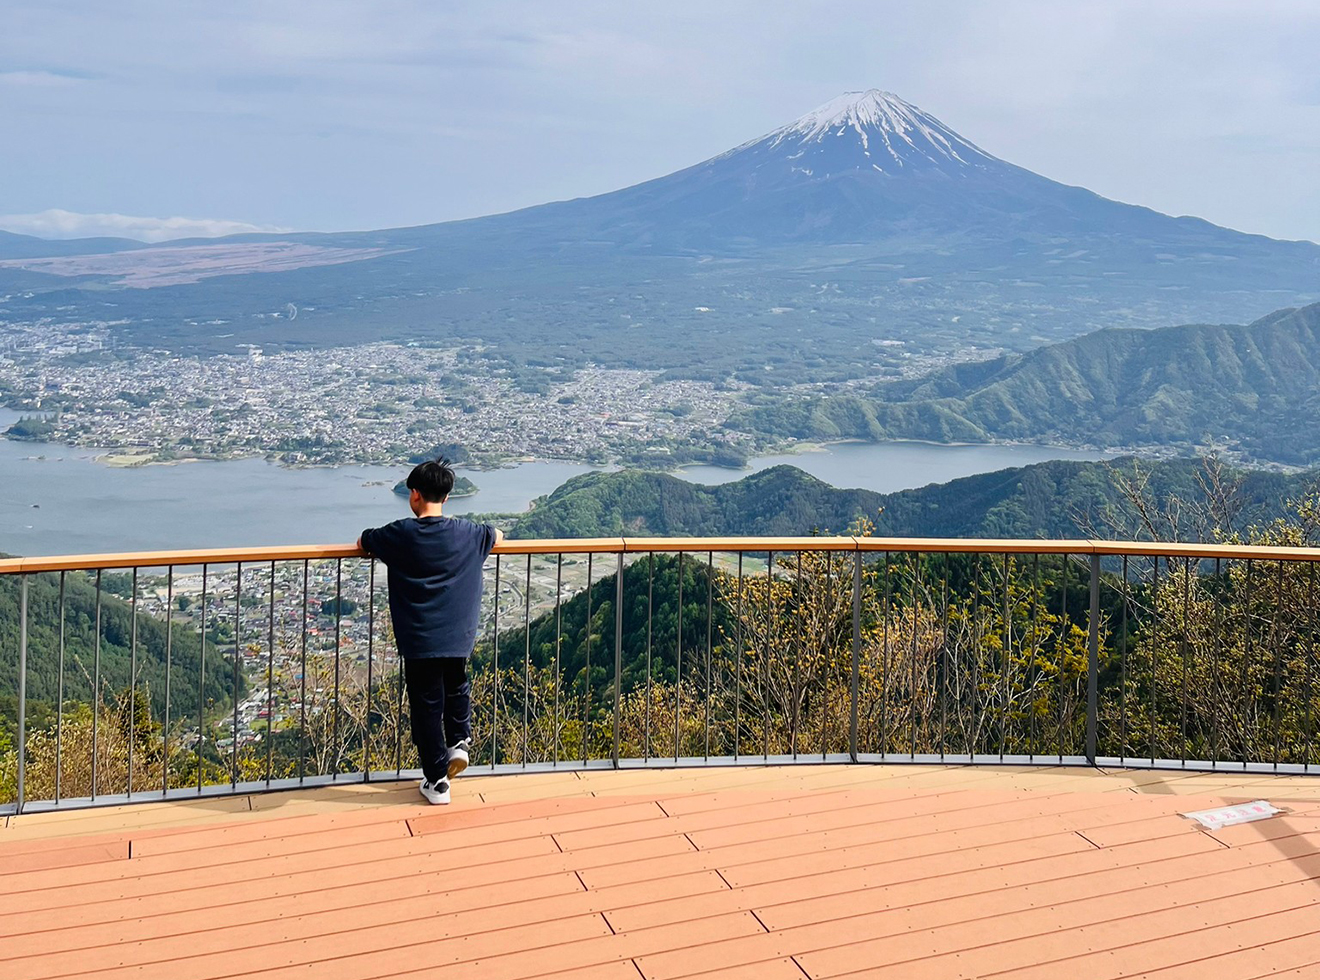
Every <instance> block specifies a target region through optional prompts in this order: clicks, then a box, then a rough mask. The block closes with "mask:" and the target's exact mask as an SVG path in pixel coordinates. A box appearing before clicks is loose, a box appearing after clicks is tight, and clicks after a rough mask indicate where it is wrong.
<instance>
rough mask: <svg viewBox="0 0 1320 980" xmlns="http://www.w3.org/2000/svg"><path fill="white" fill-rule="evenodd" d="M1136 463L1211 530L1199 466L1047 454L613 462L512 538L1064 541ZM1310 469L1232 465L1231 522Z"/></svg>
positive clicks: (1106, 508) (1117, 511)
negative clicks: (850, 476) (652, 464)
mask: <svg viewBox="0 0 1320 980" xmlns="http://www.w3.org/2000/svg"><path fill="white" fill-rule="evenodd" d="M1138 467H1139V469H1140V472H1141V474H1142V479H1143V480H1145V481H1146V486H1147V488H1148V490H1149V493H1150V496H1151V500H1152V502H1153V504H1154V505H1155V509H1156V511H1158V510H1159V509H1160V508H1161V507H1162V506H1163V505H1164V504H1166V503H1167V502H1168V500H1169V499H1170V498H1171V497H1172V496H1177V497H1178V498H1179V499H1180V500H1182V501H1184V502H1185V503H1184V505H1183V507H1182V508H1181V510H1182V515H1183V517H1184V519H1185V520H1186V522H1187V526H1186V527H1185V528H1184V529H1183V532H1184V534H1185V535H1194V536H1198V537H1201V538H1202V539H1204V536H1205V535H1207V534H1208V533H1209V532H1210V530H1211V528H1209V527H1202V526H1196V523H1195V521H1194V520H1193V515H1194V512H1195V510H1196V508H1197V507H1198V506H1201V505H1204V504H1206V502H1207V496H1206V491H1205V483H1206V482H1207V481H1206V480H1205V478H1204V474H1203V471H1202V464H1201V463H1199V462H1198V461H1196V460H1189V459H1178V460H1168V461H1164V462H1159V463H1153V464H1152V463H1141V464H1138V463H1136V462H1134V461H1133V460H1131V459H1127V460H1118V461H1115V462H1113V463H1085V462H1073V461H1062V460H1056V461H1053V462H1048V463H1037V464H1035V465H1032V466H1024V467H1017V468H1013V469H1006V470H1000V471H998V472H995V473H984V474H980V475H977V476H970V477H965V478H963V479H959V480H953V481H951V482H949V483H941V484H931V485H930V486H927V487H922V488H920V489H916V490H903V491H900V492H898V493H889V494H882V493H876V492H874V491H871V490H848V489H840V488H836V487H832V486H830V485H829V484H827V483H824V482H822V481H820V480H818V479H816V478H815V477H813V476H811V475H809V474H807V473H805V472H803V471H802V470H800V469H798V468H797V467H794V466H775V467H772V468H770V469H767V470H762V471H761V472H759V473H753V474H752V475H750V476H747V477H744V478H743V479H741V480H737V481H734V482H730V483H726V484H722V485H719V486H703V485H700V484H695V483H688V482H686V481H684V480H681V479H679V478H678V477H675V476H670V475H668V474H665V473H648V472H641V471H636V470H623V471H619V472H614V473H587V474H583V475H582V476H577V477H574V478H573V479H571V480H569V481H568V482H567V483H565V484H564V485H563V486H561V487H559V488H558V489H556V490H555V491H554V492H553V493H551V494H549V495H548V496H546V497H544V498H542V499H541V500H539V501H537V503H536V506H535V507H533V509H532V510H531V511H530V512H529V513H528V514H526V515H525V516H520V517H518V518H517V519H516V523H515V524H514V526H513V529H512V532H511V536H513V537H519V538H561V537H562V538H574V537H596V536H608V535H618V534H631V535H636V536H648V535H655V536H660V537H672V536H684V535H697V536H707V535H717V536H718V535H722V536H728V535H743V534H749V535H773V536H783V535H800V534H813V533H816V532H821V533H834V534H843V533H847V531H848V528H849V527H850V526H851V525H852V524H853V523H854V522H855V521H856V520H857V519H858V518H866V519H868V520H870V521H872V522H873V523H874V524H875V533H876V534H877V535H882V536H890V537H990V538H1037V537H1048V538H1074V537H1078V536H1082V535H1085V534H1088V533H1091V528H1099V529H1104V528H1106V527H1107V528H1109V529H1111V530H1118V529H1120V528H1121V529H1125V530H1126V529H1129V528H1130V529H1131V530H1130V531H1128V532H1127V533H1131V534H1136V533H1137V531H1136V527H1137V515H1136V513H1135V511H1134V510H1133V509H1132V508H1131V506H1130V503H1129V501H1128V500H1127V499H1126V497H1125V496H1124V494H1123V492H1122V489H1121V487H1120V482H1119V480H1118V479H1117V478H1116V476H1117V475H1121V474H1126V475H1128V476H1129V477H1133V476H1135V474H1136V473H1137V472H1138ZM1318 478H1320V473H1315V472H1312V473H1309V474H1299V475H1295V476H1284V475H1282V474H1278V473H1265V472H1259V471H1251V472H1238V473H1232V474H1230V477H1229V479H1230V480H1232V481H1240V482H1236V484H1235V486H1234V487H1233V488H1232V489H1233V496H1234V497H1235V498H1236V499H1237V501H1238V502H1239V504H1240V510H1239V512H1238V513H1237V515H1236V518H1235V520H1234V521H1233V522H1232V526H1231V527H1227V528H1222V529H1223V530H1241V529H1243V528H1245V527H1247V526H1248V525H1251V524H1262V523H1265V522H1268V521H1270V520H1272V519H1273V518H1275V517H1278V516H1280V515H1281V514H1282V513H1283V511H1284V503H1285V501H1287V500H1289V499H1291V498H1296V497H1299V496H1301V494H1303V493H1304V492H1305V491H1306V490H1308V489H1309V488H1312V487H1314V486H1315V485H1316V482H1317V479H1318Z"/></svg>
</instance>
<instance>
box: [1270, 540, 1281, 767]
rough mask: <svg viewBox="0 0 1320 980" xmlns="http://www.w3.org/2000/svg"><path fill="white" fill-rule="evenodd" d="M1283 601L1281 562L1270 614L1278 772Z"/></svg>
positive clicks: (1275, 754) (1275, 751)
mask: <svg viewBox="0 0 1320 980" xmlns="http://www.w3.org/2000/svg"><path fill="white" fill-rule="evenodd" d="M1282 602H1283V562H1282V561H1280V562H1279V575H1278V578H1277V579H1276V581H1275V586H1274V601H1273V602H1272V603H1270V605H1271V607H1272V611H1271V615H1270V632H1271V633H1272V634H1273V635H1272V637H1271V639H1272V640H1273V644H1272V646H1273V647H1274V769H1275V771H1276V772H1277V771H1278V768H1279V751H1280V729H1281V728H1282V725H1283V705H1282V704H1281V698H1280V690H1281V689H1282V679H1283V651H1282V649H1281V648H1280V639H1279V634H1280V633H1281V632H1282V628H1281V627H1280V626H1279V606H1280V604H1281V603H1282Z"/></svg>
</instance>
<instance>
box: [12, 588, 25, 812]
mask: <svg viewBox="0 0 1320 980" xmlns="http://www.w3.org/2000/svg"><path fill="white" fill-rule="evenodd" d="M27 614H28V577H27V576H26V575H24V576H23V577H22V579H21V585H20V586H19V600H18V785H17V787H16V790H17V803H16V804H15V807H14V812H15V813H22V812H23V780H24V778H25V777H26V775H27V650H28V628H27V618H28V617H27Z"/></svg>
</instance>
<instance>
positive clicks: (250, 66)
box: [0, 0, 1320, 241]
mask: <svg viewBox="0 0 1320 980" xmlns="http://www.w3.org/2000/svg"><path fill="white" fill-rule="evenodd" d="M1318 50H1320V3H1317V2H1314V0H1274V2H1271V0H1256V2H1247V0H1242V2H1227V0H1160V2H1156V3H1152V2H1150V0H1108V2H1103V3H1102V2H1091V0H961V2H951V0H912V2H885V0H869V2H851V0H848V2H810V0H797V2H792V3H780V2H776V0H756V2H752V0H714V2H712V0H702V2H689V0H666V2H665V3H662V4H624V3H619V2H617V0H599V2H595V0H563V2H548V0H545V2H531V0H510V2H480V3H479V2H475V0H469V2H454V3H448V2H447V3H436V2H434V0H371V2H363V0H317V2H315V3H309V2H306V0H301V2H287V0H229V2H225V3H214V2H209V3H200V2H194V0H112V2H107V0H6V3H5V13H4V29H3V30H2V31H0V133H2V134H3V138H4V143H5V150H4V152H3V153H0V215H5V216H8V217H7V218H4V219H0V227H8V228H11V229H12V230H20V231H36V232H38V233H46V232H49V233H51V234H52V235H53V234H54V233H55V230H56V225H54V224H51V221H52V220H53V219H50V218H47V219H46V221H45V223H44V224H40V225H38V224H36V223H34V222H33V221H31V220H28V219H25V218H23V217H15V216H25V215H30V214H34V213H37V212H44V211H47V210H48V209H63V210H66V211H69V212H75V213H76V214H75V215H74V216H70V217H68V218H65V219H63V224H62V226H61V227H63V229H64V232H65V233H68V234H73V233H78V232H87V231H90V230H94V229H95V230H101V228H102V227H103V226H106V225H107V224H108V225H109V226H110V227H115V224H114V223H115V220H116V219H114V218H113V217H111V218H109V219H106V220H105V221H101V222H99V223H96V222H91V221H89V220H87V219H84V218H79V217H77V216H76V215H77V214H90V213H97V214H106V215H110V216H114V215H131V216H147V217H151V218H166V217H171V216H186V217H188V218H194V219H210V220H212V221H213V222H215V224H214V225H212V226H209V230H213V231H227V230H234V229H235V228H239V227H241V226H242V225H227V224H223V222H239V223H247V224H252V225H256V226H261V227H270V228H293V229H315V230H335V229H348V228H377V227H390V226H398V225H407V224H422V223H427V222H432V221H442V220H446V219H450V218H460V217H469V216H473V215H479V214H487V213H491V212H495V211H502V210H510V209H513V208H517V207H522V206H525V205H530V204H537V203H542V202H544V201H548V200H554V199H562V198H567V197H576V196H584V195H590V194H596V193H601V192H604V191H608V190H613V189H615V188H618V187H623V186H626V185H628V184H633V183H636V182H638V181H641V180H645V179H648V178H651V177H655V176H659V175H661V174H664V173H668V172H670V171H673V170H676V169H679V168H681V167H684V166H687V165H689V164H692V163H696V162H698V161H699V160H702V159H704V158H706V157H709V156H712V155H714V154H716V153H719V152H721V151H723V150H725V149H728V148H729V147H732V146H734V145H736V144H738V143H741V142H743V141H745V140H748V139H751V138H753V137H755V136H758V135H760V134H762V133H764V132H766V131H768V130H771V129H774V128H776V127H777V126H779V125H782V124H784V123H786V122H788V121H790V120H792V119H793V118H795V117H796V116H798V115H800V114H802V113H804V112H806V111H808V110H809V109H811V108H813V107H814V106H816V105H817V104H819V103H821V102H824V101H826V100H828V99H830V98H832V97H834V96H836V95H838V94H839V93H840V92H843V91H845V90H850V89H864V88H872V87H874V88H882V89H888V90H890V91H893V92H896V93H898V94H899V95H900V96H902V97H903V98H905V99H907V100H908V101H910V102H913V103H915V104H917V105H918V106H920V107H921V108H923V109H925V110H926V111H928V112H930V113H932V114H933V115H935V116H937V117H939V118H940V119H942V120H943V121H944V122H945V123H947V124H948V125H950V126H951V127H953V128H954V129H955V130H957V131H959V132H961V133H962V134H963V135H965V136H966V137H968V138H969V139H971V140H973V141H974V142H976V143H978V144H980V145H981V146H982V147H984V148H985V149H986V150H988V151H989V152H991V153H993V154H995V155H997V156H1000V157H1003V158H1004V159H1007V160H1009V161H1011V162H1013V163H1017V164H1019V165H1021V166H1025V167H1027V168H1029V169H1031V170H1035V171H1037V172H1038V173H1042V174H1044V175H1046V176H1048V177H1052V178H1054V179H1056V180H1061V181H1064V182H1067V183H1074V184H1081V185H1084V186H1087V187H1090V188H1091V189H1093V190H1095V191H1098V192H1099V193H1102V194H1105V195H1106V196H1109V197H1114V198H1118V199H1120V200H1124V201H1129V202H1132V203H1136V204H1145V205H1148V206H1150V207H1154V208H1157V209H1159V210H1161V211H1166V212H1170V213H1173V214H1196V215H1200V216H1202V217H1205V218H1208V219H1210V220H1212V221H1216V222H1218V223H1220V224H1226V225H1229V226H1231V227H1235V228H1240V229H1242V230H1245V231H1253V232H1260V233H1264V234H1269V235H1273V236H1275V237H1283V238H1310V239H1312V240H1316V241H1320V186H1318V184H1320V182H1317V180H1316V177H1315V175H1316V174H1317V173H1320V66H1318V63H1317V59H1316V57H1315V52H1316V51H1318ZM118 227H121V228H123V229H126V230H128V231H139V230H141V227H142V226H139V225H134V224H132V223H128V222H124V221H120V222H119V225H118ZM146 227H147V230H148V231H150V226H149V225H148V226H146ZM180 227H181V228H182V229H183V230H184V231H192V230H198V229H197V228H195V227H194V226H191V225H184V226H180ZM200 230H208V229H207V228H200Z"/></svg>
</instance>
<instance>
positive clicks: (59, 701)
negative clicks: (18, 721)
mask: <svg viewBox="0 0 1320 980" xmlns="http://www.w3.org/2000/svg"><path fill="white" fill-rule="evenodd" d="M64 577H65V573H64V572H60V598H59V607H60V674H59V678H58V680H57V681H56V683H57V685H58V689H59V693H58V694H57V695H56V703H55V802H56V803H58V802H59V801H60V796H61V791H62V790H63V788H64V786H63V776H64ZM165 637H166V639H165V649H166V651H167V652H168V650H169V634H168V633H166V634H165ZM166 663H167V664H168V663H169V660H168V657H167V659H166ZM169 676H170V675H169V672H168V667H167V668H166V674H165V678H166V688H165V697H166V701H165V703H166V704H169V686H168V685H169ZM168 722H169V719H168V718H166V723H167V724H168ZM166 737H167V738H168V737H169V736H168V735H167V736H166ZM165 757H166V758H167V759H168V758H169V753H168V752H166V754H165Z"/></svg>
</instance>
